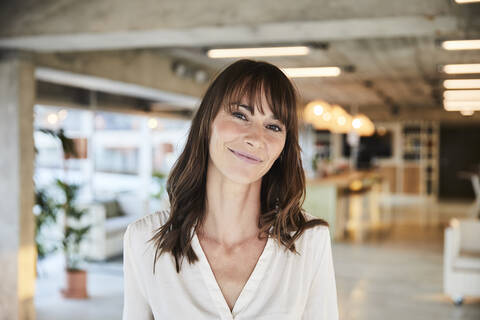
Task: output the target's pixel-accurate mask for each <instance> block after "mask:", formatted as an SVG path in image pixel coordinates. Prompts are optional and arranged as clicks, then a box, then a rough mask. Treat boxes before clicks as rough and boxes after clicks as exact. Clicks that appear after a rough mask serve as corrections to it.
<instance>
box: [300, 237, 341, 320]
mask: <svg viewBox="0 0 480 320" xmlns="http://www.w3.org/2000/svg"><path fill="white" fill-rule="evenodd" d="M322 229H323V230H325V232H319V233H320V236H319V237H318V238H317V239H318V240H317V241H318V242H319V243H316V245H315V246H314V247H315V248H318V250H317V253H316V255H317V256H316V260H315V261H316V264H317V266H316V270H315V274H314V278H313V282H312V286H311V288H310V293H309V296H308V299H307V304H306V306H305V311H304V314H303V318H302V319H304V320H310V319H323V320H338V305H337V288H336V284H335V272H334V270H333V260H332V248H331V242H330V232H329V231H328V228H325V227H324V228H322ZM323 230H322V231H323Z"/></svg>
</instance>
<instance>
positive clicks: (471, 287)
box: [443, 219, 480, 305]
mask: <svg viewBox="0 0 480 320" xmlns="http://www.w3.org/2000/svg"><path fill="white" fill-rule="evenodd" d="M443 259H444V260H443V268H444V269H443V289H444V293H445V294H447V295H448V296H449V297H450V298H452V300H453V302H454V303H455V304H457V305H460V304H462V303H463V298H464V296H480V220H478V219H460V220H457V219H454V220H452V221H451V223H450V227H448V228H447V229H445V242H444V257H443Z"/></svg>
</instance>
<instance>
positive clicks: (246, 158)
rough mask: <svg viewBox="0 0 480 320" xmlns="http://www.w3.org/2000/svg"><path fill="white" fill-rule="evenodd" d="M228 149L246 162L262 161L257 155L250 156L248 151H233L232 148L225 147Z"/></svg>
mask: <svg viewBox="0 0 480 320" xmlns="http://www.w3.org/2000/svg"><path fill="white" fill-rule="evenodd" d="M227 149H228V150H230V151H231V152H232V153H233V154H234V155H236V156H237V157H238V158H240V159H242V160H244V161H246V162H248V163H260V162H262V161H261V160H260V159H258V158H257V157H255V156H252V155H251V154H249V153H245V152H239V151H235V150H232V149H230V148H227Z"/></svg>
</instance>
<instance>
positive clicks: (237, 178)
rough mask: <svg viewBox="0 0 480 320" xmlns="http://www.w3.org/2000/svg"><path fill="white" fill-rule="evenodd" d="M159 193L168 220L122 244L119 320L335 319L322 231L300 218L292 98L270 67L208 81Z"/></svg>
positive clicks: (248, 67) (137, 229)
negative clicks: (163, 196)
mask: <svg viewBox="0 0 480 320" xmlns="http://www.w3.org/2000/svg"><path fill="white" fill-rule="evenodd" d="M167 192H168V196H169V199H170V209H169V210H166V211H163V212H159V213H155V214H151V215H147V216H145V217H143V218H140V219H138V220H137V221H135V222H134V223H132V224H130V225H129V226H128V228H127V231H126V233H125V236H124V273H125V280H124V284H125V285H124V292H125V296H124V310H123V319H124V320H129V319H136V320H138V319H139V320H142V319H153V318H155V319H265V320H266V319H276V320H278V319H338V310H337V297H336V287H335V278H334V270H333V263H332V256H331V246H330V235H329V231H328V226H327V224H326V222H324V221H323V220H319V219H314V218H313V217H312V216H310V215H308V214H306V213H304V212H302V209H301V205H302V203H303V199H304V195H305V175H304V171H303V168H302V163H301V158H300V147H299V144H298V119H297V111H296V93H295V90H294V87H293V85H292V83H291V82H290V81H289V79H288V78H287V77H286V76H285V75H284V74H283V73H282V72H281V71H280V70H279V69H278V68H277V67H275V66H273V65H271V64H268V63H265V62H255V61H251V60H240V61H237V62H235V63H233V64H232V65H230V66H229V67H227V68H226V69H225V70H224V71H223V72H221V73H220V74H219V75H218V77H217V78H216V79H215V80H214V81H213V83H212V84H211V85H210V87H209V88H208V89H207V92H206V94H205V96H204V98H203V100H202V102H201V104H200V107H199V109H198V111H197V113H196V114H195V116H194V118H193V121H192V126H191V129H190V133H189V136H188V139H187V143H186V146H185V149H184V150H183V153H182V154H181V155H180V157H179V159H178V160H177V162H176V163H175V166H174V168H173V169H172V172H171V173H170V176H169V178H168V182H167ZM185 258H186V259H187V262H188V263H185V261H184V260H185ZM152 267H153V268H152Z"/></svg>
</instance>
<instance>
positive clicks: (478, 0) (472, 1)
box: [455, 0, 480, 4]
mask: <svg viewBox="0 0 480 320" xmlns="http://www.w3.org/2000/svg"><path fill="white" fill-rule="evenodd" d="M455 2H456V3H460V4H462V3H474V2H480V0H455Z"/></svg>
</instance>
